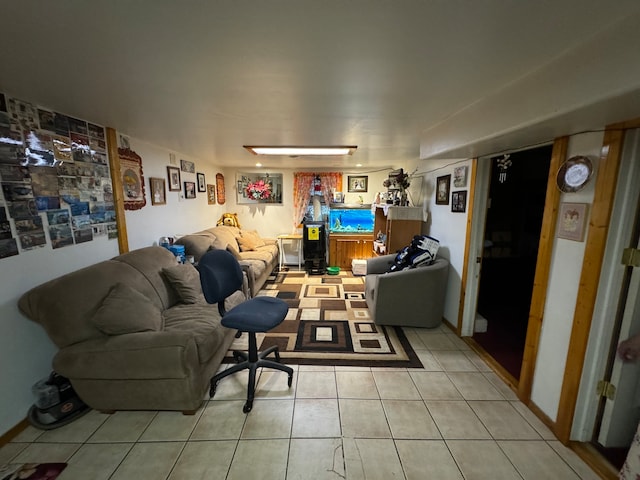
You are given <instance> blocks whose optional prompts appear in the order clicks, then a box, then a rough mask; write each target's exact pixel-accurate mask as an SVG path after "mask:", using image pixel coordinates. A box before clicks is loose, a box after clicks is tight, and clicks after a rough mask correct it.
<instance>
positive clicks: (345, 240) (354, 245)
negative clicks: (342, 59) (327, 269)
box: [329, 234, 373, 270]
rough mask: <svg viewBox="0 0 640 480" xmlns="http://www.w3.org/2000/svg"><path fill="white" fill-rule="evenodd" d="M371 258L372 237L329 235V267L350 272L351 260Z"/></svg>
mask: <svg viewBox="0 0 640 480" xmlns="http://www.w3.org/2000/svg"><path fill="white" fill-rule="evenodd" d="M372 256H373V235H372V234H369V235H334V234H331V235H329V265H331V266H334V267H340V268H341V269H343V270H351V260H353V259H354V258H357V259H366V258H371V257H372Z"/></svg>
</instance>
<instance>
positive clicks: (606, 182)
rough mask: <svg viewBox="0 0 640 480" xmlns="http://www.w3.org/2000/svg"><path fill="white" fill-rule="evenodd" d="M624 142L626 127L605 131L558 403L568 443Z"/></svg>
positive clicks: (558, 427)
mask: <svg viewBox="0 0 640 480" xmlns="http://www.w3.org/2000/svg"><path fill="white" fill-rule="evenodd" d="M623 141H624V130H621V129H619V128H615V129H607V130H606V131H605V134H604V139H603V142H602V150H601V156H600V165H599V167H598V177H597V179H596V185H595V194H594V199H593V205H592V206H591V218H590V220H589V232H588V234H587V240H586V245H585V254H584V260H583V263H582V271H581V273H580V289H579V290H578V298H577V300H576V307H575V310H574V314H573V326H572V329H571V338H570V340H569V350H568V352H567V364H566V367H565V370H564V378H563V381H562V390H561V392H560V404H559V406H558V416H557V423H556V432H555V433H556V435H557V436H558V438H559V439H560V440H561V441H562V442H563V443H565V444H566V443H567V442H569V437H570V435H571V426H572V424H573V417H574V414H575V409H576V401H577V398H578V389H579V387H580V378H581V376H582V368H583V365H584V357H585V354H586V350H587V342H588V340H589V333H590V331H591V319H592V316H593V310H594V308H595V303H596V296H597V293H598V283H599V281H600V272H601V270H602V259H603V258H604V252H605V248H606V246H607V235H608V233H609V223H610V221H611V211H612V210H613V201H614V198H615V190H616V185H617V181H618V172H619V170H620V159H621V156H622V143H623Z"/></svg>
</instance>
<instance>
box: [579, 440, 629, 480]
mask: <svg viewBox="0 0 640 480" xmlns="http://www.w3.org/2000/svg"><path fill="white" fill-rule="evenodd" d="M567 447H569V448H570V449H571V450H573V451H574V452H575V453H576V455H578V456H579V457H580V458H581V459H582V461H583V462H584V463H586V464H587V465H589V467H591V469H592V470H593V471H594V472H596V473H597V474H598V475H600V477H601V478H604V479H605V480H617V479H618V478H619V477H618V471H617V470H616V469H615V468H614V467H613V465H611V464H610V463H609V461H608V460H607V459H606V458H604V457H603V456H602V454H601V453H600V452H598V451H597V450H596V449H595V447H593V445H591V444H589V443H585V442H569V444H568V445H567Z"/></svg>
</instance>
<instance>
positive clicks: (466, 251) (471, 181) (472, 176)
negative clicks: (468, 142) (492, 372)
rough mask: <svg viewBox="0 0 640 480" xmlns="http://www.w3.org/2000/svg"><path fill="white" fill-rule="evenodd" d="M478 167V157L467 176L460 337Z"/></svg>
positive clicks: (458, 329) (458, 326)
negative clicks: (467, 203)
mask: <svg viewBox="0 0 640 480" xmlns="http://www.w3.org/2000/svg"><path fill="white" fill-rule="evenodd" d="M477 169H478V159H477V158H474V159H472V160H471V172H470V174H469V175H468V176H467V178H468V179H469V191H468V192H467V199H468V201H469V205H468V207H467V233H466V239H465V242H464V255H463V256H462V282H461V284H460V301H459V303H458V325H457V327H456V332H457V334H458V336H459V337H460V336H461V335H462V318H463V314H464V299H465V297H466V293H467V275H468V271H469V267H468V265H469V247H470V246H471V224H472V223H473V206H474V203H473V198H474V197H475V189H476V171H477Z"/></svg>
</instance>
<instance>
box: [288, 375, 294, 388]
mask: <svg viewBox="0 0 640 480" xmlns="http://www.w3.org/2000/svg"><path fill="white" fill-rule="evenodd" d="M292 382H293V373H290V374H289V380H288V381H287V385H289V388H291V383H292Z"/></svg>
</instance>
